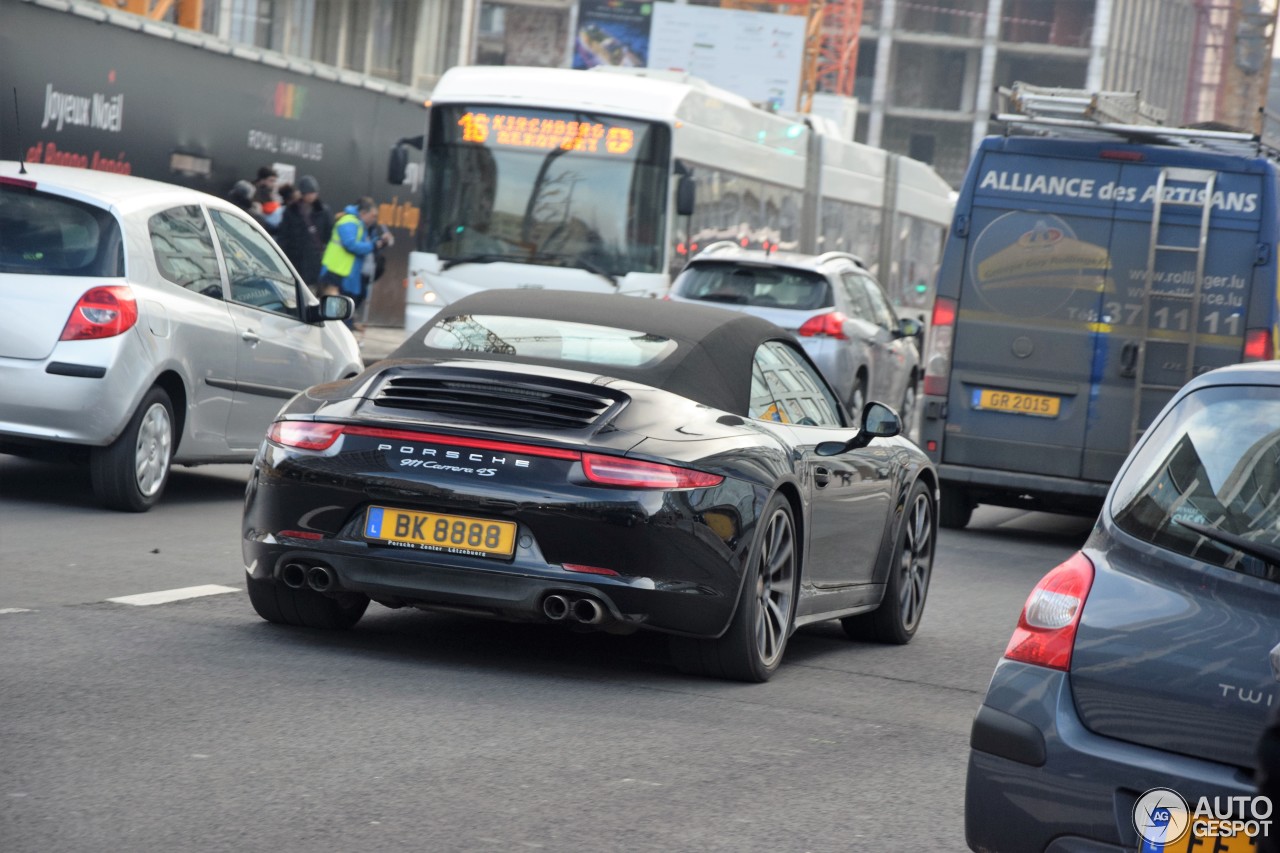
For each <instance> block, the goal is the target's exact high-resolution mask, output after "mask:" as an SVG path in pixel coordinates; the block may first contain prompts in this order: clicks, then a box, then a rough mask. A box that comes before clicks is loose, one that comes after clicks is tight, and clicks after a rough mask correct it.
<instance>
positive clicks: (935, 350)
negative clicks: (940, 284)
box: [924, 296, 958, 397]
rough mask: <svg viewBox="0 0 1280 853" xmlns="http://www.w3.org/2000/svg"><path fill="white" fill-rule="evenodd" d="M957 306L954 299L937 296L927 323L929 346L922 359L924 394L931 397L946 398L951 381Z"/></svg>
mask: <svg viewBox="0 0 1280 853" xmlns="http://www.w3.org/2000/svg"><path fill="white" fill-rule="evenodd" d="M957 308H958V306H957V304H956V301H955V300H954V299H951V298H949V297H946V296H939V297H938V298H937V299H935V300H934V302H933V320H932V322H930V323H929V346H928V347H926V349H925V357H924V393H925V394H926V395H928V396H932V397H945V396H947V385H948V384H949V383H950V381H951V341H952V337H953V335H954V333H955V325H956V311H957Z"/></svg>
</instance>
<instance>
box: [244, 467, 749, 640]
mask: <svg viewBox="0 0 1280 853" xmlns="http://www.w3.org/2000/svg"><path fill="white" fill-rule="evenodd" d="M486 488H490V487H488V486H484V485H482V484H479V483H478V482H477V483H475V484H474V485H472V486H470V488H469V489H466V490H464V489H457V490H450V491H448V493H447V494H445V493H444V490H441V489H438V488H433V487H431V486H430V485H428V484H422V485H416V484H414V483H410V482H407V481H405V482H401V483H400V484H399V485H398V486H397V487H396V488H394V489H392V488H390V481H387V480H383V481H382V482H377V481H374V480H372V479H370V478H368V477H367V476H362V475H360V474H359V473H357V474H356V475H355V476H351V477H347V476H345V475H344V474H343V473H340V472H339V471H338V470H337V468H336V466H335V468H334V469H329V473H327V474H326V475H325V476H324V477H321V476H318V475H317V474H316V473H315V471H314V470H309V469H305V468H302V467H299V466H296V465H293V464H291V461H290V459H289V456H288V454H287V453H285V452H283V451H280V450H279V449H276V448H273V447H271V446H270V445H267V446H266V449H265V451H264V453H263V454H261V455H260V457H259V459H258V461H257V462H256V463H255V466H254V473H253V475H252V476H251V478H250V481H249V485H248V489H247V492H246V500H245V513H244V521H243V528H242V540H241V542H242V551H243V557H244V565H245V567H246V571H248V572H249V574H250V575H251V576H252V577H254V578H255V579H258V580H265V581H270V582H277V583H281V582H283V580H282V579H281V572H282V570H283V569H284V567H285V566H287V565H289V564H291V563H302V564H304V565H306V566H308V567H310V566H323V567H325V568H328V569H329V570H330V571H331V572H332V574H333V576H334V579H335V583H334V587H333V590H332V591H334V592H340V591H350V592H359V593H363V594H365V595H368V596H369V597H370V598H372V599H374V600H375V601H378V602H380V603H383V604H386V605H389V606H393V607H396V606H421V607H426V608H433V607H434V608H454V609H458V608H461V609H466V610H470V611H474V612H477V613H478V614H483V615H489V616H494V617H497V618H501V619H507V620H512V621H547V619H548V617H547V616H546V615H545V613H544V610H543V602H544V600H545V598H546V597H547V596H548V595H551V594H554V593H561V594H570V595H573V596H581V595H589V596H591V597H593V598H595V599H597V600H598V601H600V602H601V603H602V604H603V605H604V607H605V608H606V610H607V611H608V612H609V615H610V616H611V617H612V618H611V619H610V620H609V621H610V622H612V623H613V624H616V625H621V626H623V627H627V628H646V629H651V630H658V631H665V632H670V633H677V634H684V635H689V636H700V637H713V636H718V635H720V634H721V633H723V632H724V630H725V628H726V627H727V626H728V624H729V621H730V619H731V618H732V616H733V612H734V609H735V607H736V605H737V600H738V593H739V591H740V588H741V583H742V577H743V572H744V567H745V565H746V561H747V555H748V552H749V550H750V543H751V541H752V539H753V538H754V535H755V526H756V525H755V518H754V515H752V517H745V515H744V512H745V511H747V510H748V509H749V510H750V511H751V512H752V513H754V512H758V511H759V507H760V506H761V505H763V501H764V500H765V499H766V498H767V495H764V494H758V493H757V492H756V490H755V489H754V487H752V486H749V485H746V484H743V483H738V482H734V481H732V480H726V481H725V482H724V483H723V484H721V485H720V486H717V487H715V488H713V489H702V490H688V491H672V492H657V491H650V492H644V493H641V492H630V491H627V490H621V489H613V490H608V489H599V488H594V489H589V488H586V489H582V490H578V488H577V487H574V486H572V485H566V486H564V487H562V488H561V490H560V491H559V492H558V493H549V492H547V491H545V490H544V491H539V492H537V493H534V492H528V493H524V492H521V491H519V490H518V487H508V490H507V491H502V490H501V487H499V486H497V485H494V486H493V487H492V490H491V491H484V489H486ZM371 504H377V505H391V506H393V507H401V508H404V509H409V510H415V509H416V510H423V511H435V512H448V513H456V514H459V515H464V516H470V517H481V518H492V519H495V520H507V521H513V522H515V523H516V524H517V525H518V529H517V532H516V536H515V541H516V549H515V553H514V555H513V556H512V557H511V558H510V559H493V558H487V557H483V556H471V555H467V554H461V553H443V552H439V551H425V550H418V549H409V548H401V547H395V546H391V545H386V544H383V543H379V542H372V541H367V540H365V539H364V538H363V536H362V531H363V526H364V521H365V516H366V509H367V507H368V506H370V505H371ZM729 513H732V516H733V521H732V522H731V523H723V522H724V519H725V518H727V517H728V514H729ZM712 517H719V522H718V523H716V524H715V526H714V529H713V527H712V526H711V525H709V524H708V520H709V519H711V518H712ZM716 530H719V531H720V532H719V533H717V532H716ZM290 531H294V533H291V532H290ZM298 531H301V532H304V533H306V534H307V536H308V537H315V536H319V538H304V537H299V536H297V535H296V532H298ZM566 564H567V565H574V564H578V565H585V566H594V567H599V568H605V569H611V570H613V571H616V572H617V574H616V575H605V574H591V573H584V572H581V571H571V570H569V569H566V568H565V565H566Z"/></svg>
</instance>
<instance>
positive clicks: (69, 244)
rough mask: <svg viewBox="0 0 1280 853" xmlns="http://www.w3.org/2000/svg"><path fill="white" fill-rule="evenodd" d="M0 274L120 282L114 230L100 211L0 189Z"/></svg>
mask: <svg viewBox="0 0 1280 853" xmlns="http://www.w3.org/2000/svg"><path fill="white" fill-rule="evenodd" d="M0 273H25V274H27V275H67V276H94V277H104V278H115V277H118V276H122V275H124V246H123V244H122V243H121V240H120V227H119V225H118V224H117V223H116V219H115V217H114V216H112V215H111V214H110V213H108V212H107V211H105V210H102V209H101V208H97V207H93V206H92V205H88V204H84V203H82V202H78V201H73V200H71V199H66V198H61V197H59V196H55V195H49V194H48V193H43V192H40V191H38V190H31V189H26V188H23V187H14V186H9V185H4V184H0Z"/></svg>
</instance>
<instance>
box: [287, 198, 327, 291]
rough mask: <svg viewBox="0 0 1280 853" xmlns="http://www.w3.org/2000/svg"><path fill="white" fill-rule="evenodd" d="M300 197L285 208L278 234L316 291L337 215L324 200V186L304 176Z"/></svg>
mask: <svg viewBox="0 0 1280 853" xmlns="http://www.w3.org/2000/svg"><path fill="white" fill-rule="evenodd" d="M295 186H296V187H297V190H298V196H297V198H295V199H294V200H293V201H292V202H291V203H290V204H288V205H287V206H285V208H284V212H283V214H282V215H281V217H280V228H279V229H278V230H277V231H276V242H277V243H279V244H280V248H281V249H283V250H284V253H285V255H287V256H288V258H289V260H290V261H292V262H293V266H294V267H295V268H296V269H297V270H298V274H299V275H301V276H302V280H303V281H304V282H306V283H307V284H308V285H311V286H312V287H315V286H316V285H318V284H319V282H320V259H321V258H322V257H323V256H324V249H325V244H326V243H327V242H328V240H329V234H330V232H331V231H332V230H333V213H332V212H331V211H330V210H329V208H328V207H326V206H325V203H324V202H323V201H321V200H320V184H319V183H318V182H317V181H316V179H315V178H314V177H312V176H311V175H303V176H302V177H301V178H299V179H298V183H297V184H296V185H295Z"/></svg>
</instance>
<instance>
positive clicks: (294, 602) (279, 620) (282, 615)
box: [248, 577, 369, 630]
mask: <svg viewBox="0 0 1280 853" xmlns="http://www.w3.org/2000/svg"><path fill="white" fill-rule="evenodd" d="M248 583H249V603H250V604H252V605H253V609H254V610H255V611H257V613H258V615H259V616H261V617H262V618H263V619H266V620H267V621H268V622H275V623H276V624H278V625H294V626H297V627H300V628H324V629H328V630H345V629H347V628H350V627H351V626H353V625H355V624H356V623H357V622H359V621H360V617H361V616H363V615H364V611H365V610H366V608H368V606H369V598H368V596H364V595H360V594H359V593H354V592H343V593H338V594H337V595H324V594H323V593H319V592H316V591H315V590H313V589H294V588H292V587H288V586H285V585H284V584H282V583H276V582H274V581H267V580H258V579H257V578H252V577H251V578H248Z"/></svg>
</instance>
